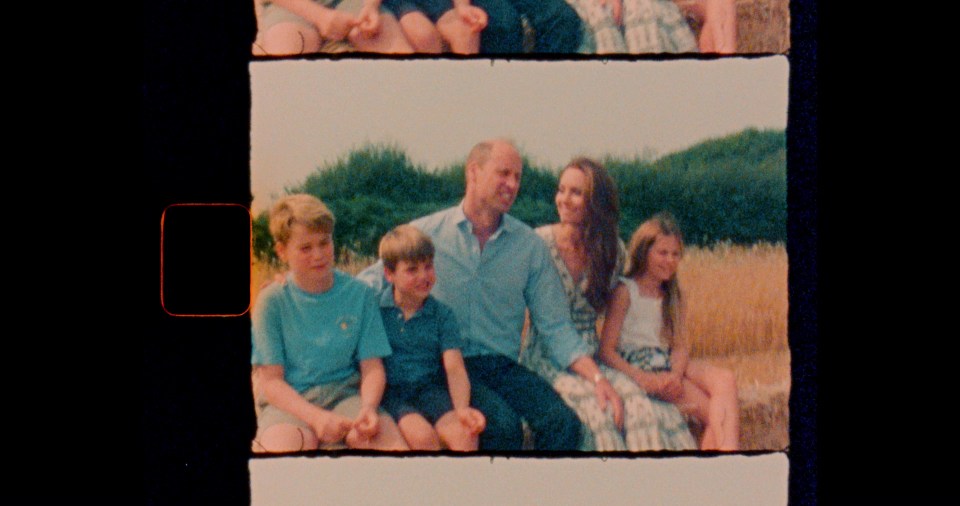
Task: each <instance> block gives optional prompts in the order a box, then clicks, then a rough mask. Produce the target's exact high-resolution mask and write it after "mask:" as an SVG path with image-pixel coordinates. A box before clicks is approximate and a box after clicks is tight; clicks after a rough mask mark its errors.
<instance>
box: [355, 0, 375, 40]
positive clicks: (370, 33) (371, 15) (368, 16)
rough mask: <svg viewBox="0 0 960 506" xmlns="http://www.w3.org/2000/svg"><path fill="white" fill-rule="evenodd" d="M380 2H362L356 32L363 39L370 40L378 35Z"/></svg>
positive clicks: (367, 0)
mask: <svg viewBox="0 0 960 506" xmlns="http://www.w3.org/2000/svg"><path fill="white" fill-rule="evenodd" d="M380 26H381V21H380V0H364V1H363V7H361V8H360V13H359V14H358V15H357V30H359V31H360V34H361V35H363V36H364V37H367V38H371V37H374V36H375V35H377V34H378V33H380Z"/></svg>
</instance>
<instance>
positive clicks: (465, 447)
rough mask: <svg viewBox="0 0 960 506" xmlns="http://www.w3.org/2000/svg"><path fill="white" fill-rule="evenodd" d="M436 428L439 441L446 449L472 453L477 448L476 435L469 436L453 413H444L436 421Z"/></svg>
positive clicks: (477, 440)
mask: <svg viewBox="0 0 960 506" xmlns="http://www.w3.org/2000/svg"><path fill="white" fill-rule="evenodd" d="M436 428H437V433H438V434H439V435H440V439H442V440H443V442H444V444H446V445H447V448H449V449H451V450H453V451H455V452H472V451H476V449H477V448H478V447H479V437H478V436H477V435H476V434H471V433H470V432H469V431H468V430H467V428H466V427H464V426H463V424H462V423H460V419H459V418H457V414H456V413H455V412H453V411H447V412H446V413H444V414H443V416H441V417H440V419H439V420H437V424H436Z"/></svg>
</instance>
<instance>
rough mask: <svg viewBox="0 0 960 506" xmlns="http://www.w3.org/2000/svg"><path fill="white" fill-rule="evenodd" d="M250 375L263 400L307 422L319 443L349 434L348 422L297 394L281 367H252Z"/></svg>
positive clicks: (348, 420) (350, 424)
mask: <svg viewBox="0 0 960 506" xmlns="http://www.w3.org/2000/svg"><path fill="white" fill-rule="evenodd" d="M253 376H254V384H255V386H256V388H257V389H258V390H259V394H260V395H261V396H263V399H264V400H266V401H267V402H268V403H270V404H271V405H273V406H275V407H277V408H278V409H282V410H284V411H286V412H288V413H290V414H292V415H293V416H295V417H297V418H299V419H300V420H303V421H304V422H306V423H307V424H308V425H310V428H311V429H313V432H314V433H315V434H316V436H317V439H319V440H320V441H322V442H324V443H335V442H337V441H340V440H342V439H343V438H344V436H346V435H347V432H349V431H350V428H351V426H352V422H351V421H350V419H348V418H345V417H342V416H340V415H338V414H336V413H334V412H332V411H327V410H325V409H322V408H319V407H317V406H314V405H313V404H311V403H310V402H308V401H307V400H306V399H304V398H303V397H302V396H301V395H300V394H299V393H297V391H296V390H294V389H293V387H291V386H290V384H289V383H287V381H286V380H285V379H284V378H283V366H282V365H258V366H254V370H253Z"/></svg>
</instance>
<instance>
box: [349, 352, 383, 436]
mask: <svg viewBox="0 0 960 506" xmlns="http://www.w3.org/2000/svg"><path fill="white" fill-rule="evenodd" d="M386 385H387V374H386V371H385V370H384V369H383V361H382V360H380V359H379V358H368V359H366V360H361V361H360V414H359V415H357V419H356V420H354V422H353V428H355V429H356V430H357V434H359V435H360V437H361V438H362V439H369V438H372V437H373V436H376V435H377V430H378V428H379V421H380V420H379V417H378V415H377V408H378V407H379V406H380V399H381V398H382V397H383V389H384V387H386Z"/></svg>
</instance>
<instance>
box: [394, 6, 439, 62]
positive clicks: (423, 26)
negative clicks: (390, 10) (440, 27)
mask: <svg viewBox="0 0 960 506" xmlns="http://www.w3.org/2000/svg"><path fill="white" fill-rule="evenodd" d="M400 28H401V30H402V31H403V36H404V37H406V38H407V42H409V43H410V45H411V46H413V50H414V51H416V52H418V53H441V52H443V41H442V40H441V39H440V32H439V31H437V27H436V26H433V23H431V22H430V19H429V18H427V16H426V15H424V14H423V13H422V12H416V11H414V12H409V13H407V14H404V15H403V17H401V18H400Z"/></svg>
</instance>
